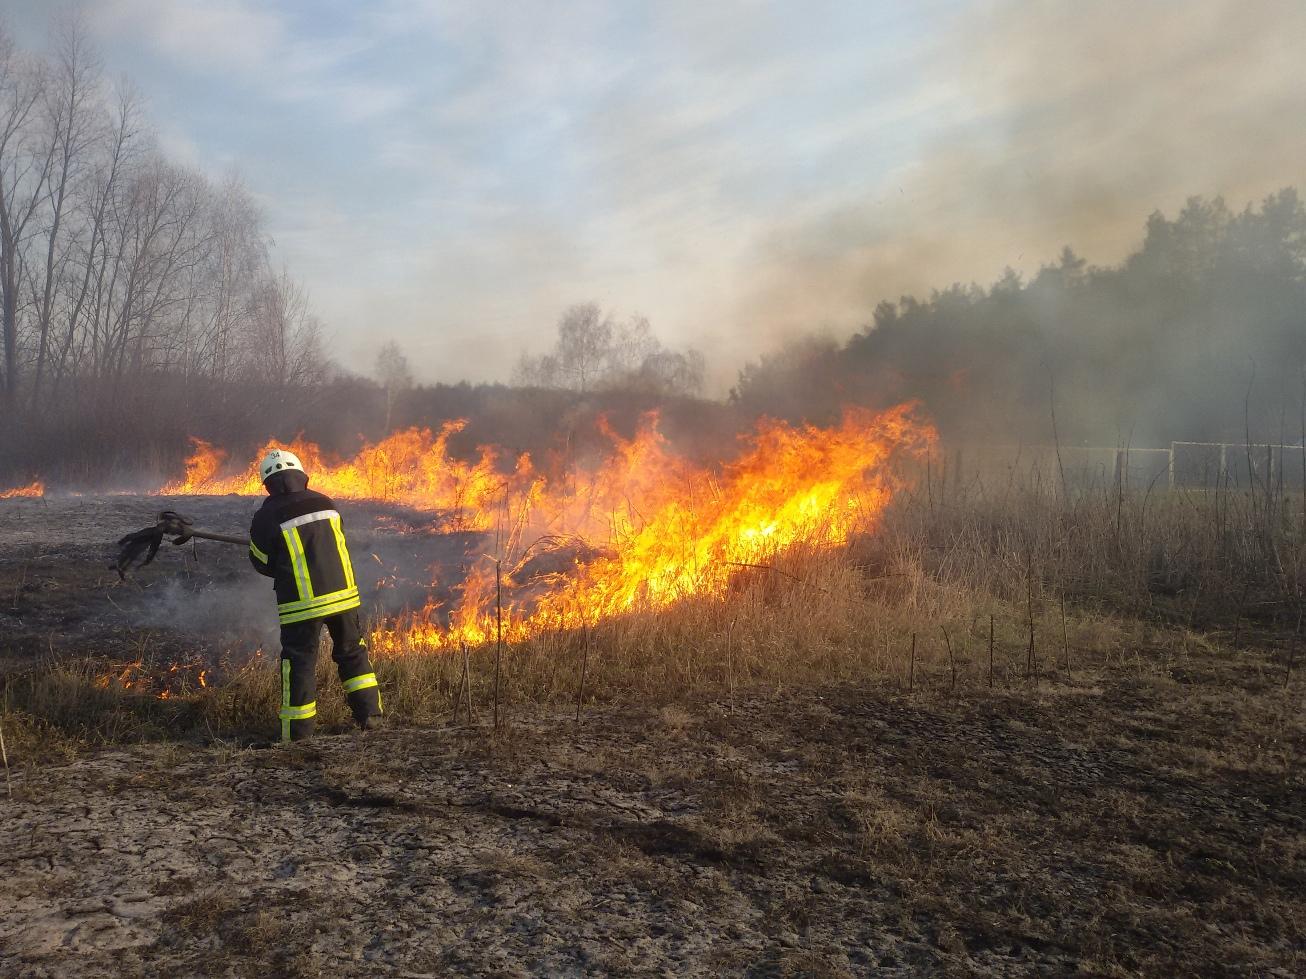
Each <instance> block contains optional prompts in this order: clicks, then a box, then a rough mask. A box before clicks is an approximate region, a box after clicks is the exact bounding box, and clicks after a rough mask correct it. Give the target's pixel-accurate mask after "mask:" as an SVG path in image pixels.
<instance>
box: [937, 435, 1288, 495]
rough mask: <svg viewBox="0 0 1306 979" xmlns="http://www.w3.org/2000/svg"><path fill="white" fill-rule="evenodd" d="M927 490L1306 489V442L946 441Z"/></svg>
mask: <svg viewBox="0 0 1306 979" xmlns="http://www.w3.org/2000/svg"><path fill="white" fill-rule="evenodd" d="M923 476H924V480H925V488H926V490H927V492H931V493H937V494H942V495H946V494H948V493H950V492H957V491H961V490H964V489H965V488H966V487H987V488H990V489H992V488H996V487H998V486H1001V485H1005V484H1010V483H1013V482H1020V483H1022V484H1023V485H1031V484H1032V485H1035V486H1037V485H1040V484H1047V485H1049V486H1050V487H1056V486H1061V485H1065V486H1067V487H1070V488H1074V489H1092V488H1103V489H1106V488H1113V489H1123V490H1131V489H1154V488H1161V489H1166V488H1169V489H1209V490H1217V489H1219V490H1250V489H1259V490H1261V491H1265V490H1273V491H1276V492H1279V491H1283V490H1301V489H1302V488H1303V486H1306V450H1304V449H1303V447H1302V446H1300V445H1284V444H1279V443H1250V444H1246V443H1240V442H1171V443H1170V445H1169V447H1168V448H1164V449H1155V448H1136V447H1132V446H1131V447H1128V448H1122V447H1115V446H1113V447H1104V446H1079V445H1063V446H1060V447H1058V446H1052V445H975V444H969V445H964V446H940V447H939V448H938V449H937V450H936V451H935V452H934V453H933V454H932V455H931V456H930V458H929V459H928V460H927V461H926V462H925V471H924V473H923Z"/></svg>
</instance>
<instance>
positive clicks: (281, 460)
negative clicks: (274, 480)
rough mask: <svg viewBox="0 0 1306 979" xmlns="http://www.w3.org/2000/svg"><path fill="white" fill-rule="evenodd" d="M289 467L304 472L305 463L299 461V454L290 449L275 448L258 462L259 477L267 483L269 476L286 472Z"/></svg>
mask: <svg viewBox="0 0 1306 979" xmlns="http://www.w3.org/2000/svg"><path fill="white" fill-rule="evenodd" d="M287 469H298V470H299V471H300V472H303V471H304V464H303V463H302V462H300V461H299V456H297V455H295V453H293V452H291V451H290V450H289V449H273V450H272V451H271V452H269V453H268V454H267V455H265V456H264V457H263V461H262V462H260V463H259V464H258V475H259V479H261V480H263V482H265V483H266V482H267V481H268V477H269V476H271V475H273V474H274V473H279V472H285V471H286V470H287Z"/></svg>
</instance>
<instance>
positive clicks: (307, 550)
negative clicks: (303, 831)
mask: <svg viewBox="0 0 1306 979" xmlns="http://www.w3.org/2000/svg"><path fill="white" fill-rule="evenodd" d="M259 476H260V477H261V478H262V480H263V488H264V489H266V490H267V493H268V498H267V499H266V500H264V501H263V506H261V507H260V508H259V511H258V513H256V514H254V522H253V523H252V524H251V525H250V528H249V560H250V563H251V564H253V565H254V570H255V571H257V572H258V573H259V574H261V575H266V576H267V577H269V578H271V579H272V582H273V588H274V589H275V591H276V595H277V614H278V616H279V617H280V619H281V711H280V714H279V716H280V718H281V740H282V741H298V740H300V739H301V738H306V737H309V736H310V735H311V734H312V733H313V728H314V726H315V724H316V721H315V718H316V717H317V694H316V686H317V684H316V679H315V676H314V674H315V671H316V666H317V645H318V638H319V636H321V634H322V626H323V625H325V626H326V628H327V632H328V633H330V635H331V647H332V648H331V658H332V659H333V660H335V663H336V667H337V669H338V670H339V672H340V682H341V683H342V684H344V687H345V696H346V699H347V700H348V701H349V709H350V710H351V711H352V712H353V715H354V720H355V721H356V722H357V724H358V726H359V727H360V728H362V729H363V730H367V729H368V728H369V727H372V728H375V727H379V726H380V718H381V691H380V688H379V687H378V686H377V682H376V674H375V673H373V672H372V664H371V663H370V662H368V657H367V644H366V643H365V642H364V641H363V632H362V628H361V625H360V622H359V617H358V608H359V606H360V605H361V604H362V602H361V600H360V599H359V597H358V585H357V584H356V583H355V581H354V568H353V565H352V564H351V563H350V561H349V548H348V547H347V546H346V545H345V531H344V527H343V526H342V524H341V522H340V514H339V513H337V512H336V509H335V504H334V503H332V502H331V500H330V499H329V498H328V497H326V496H323V495H322V494H321V493H315V492H314V491H313V490H311V489H309V488H308V474H307V473H306V472H305V471H304V466H303V464H302V463H300V461H299V458H298V457H297V456H296V455H295V454H294V453H293V452H288V451H287V450H285V449H273V450H272V451H271V452H269V453H268V454H267V455H266V456H265V457H264V458H263V461H262V462H261V463H259Z"/></svg>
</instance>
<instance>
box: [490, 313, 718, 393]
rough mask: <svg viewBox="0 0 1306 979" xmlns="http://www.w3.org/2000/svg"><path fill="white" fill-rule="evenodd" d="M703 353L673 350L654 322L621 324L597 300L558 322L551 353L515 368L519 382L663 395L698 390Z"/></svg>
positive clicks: (639, 319) (523, 361) (641, 320)
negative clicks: (654, 330) (627, 390)
mask: <svg viewBox="0 0 1306 979" xmlns="http://www.w3.org/2000/svg"><path fill="white" fill-rule="evenodd" d="M703 374H704V369H703V357H702V355H701V354H700V353H698V352H697V351H695V350H692V349H688V350H685V351H683V352H682V351H674V350H668V349H667V348H665V347H663V345H662V343H661V341H659V340H658V338H657V337H656V336H654V335H653V330H652V327H651V326H650V325H649V321H648V319H647V318H646V317H643V316H632V317H631V318H630V319H629V320H626V321H625V322H618V321H617V320H615V319H614V318H613V317H612V316H611V315H610V314H604V313H603V312H602V311H601V310H600V309H599V307H598V306H597V305H596V304H594V303H586V304H584V305H578V306H571V307H569V308H568V309H567V310H566V312H564V313H563V314H562V317H561V319H559V321H558V338H557V340H556V342H555V343H554V346H553V351H552V352H551V353H547V354H542V355H540V356H537V357H532V356H529V355H523V356H522V357H521V359H520V360H519V361H518V363H517V366H516V368H515V369H514V371H513V380H514V381H515V382H516V383H517V384H521V385H525V386H532V387H546V388H564V389H570V390H574V391H580V392H582V393H584V392H586V391H592V390H596V389H600V388H602V389H612V388H630V389H640V390H649V391H653V392H655V393H658V394H696V393H698V392H699V391H700V390H701V389H702V386H703Z"/></svg>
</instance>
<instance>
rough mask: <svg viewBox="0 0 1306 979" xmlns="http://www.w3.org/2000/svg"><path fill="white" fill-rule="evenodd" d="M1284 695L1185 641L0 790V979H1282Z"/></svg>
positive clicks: (346, 739)
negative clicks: (1046, 668) (1062, 662)
mask: <svg viewBox="0 0 1306 979" xmlns="http://www.w3.org/2000/svg"><path fill="white" fill-rule="evenodd" d="M22 502H23V503H24V504H25V505H31V506H38V507H39V506H40V504H39V503H36V504H32V503H31V501H22ZM115 505H117V504H115ZM244 505H246V504H245V502H244V501H242V502H241V506H242V507H243V506H244ZM146 506H147V508H148V509H155V508H157V504H156V503H155V502H154V501H149V502H148V503H147V504H146ZM191 509H195V507H193V506H192V507H191ZM133 512H135V511H133ZM146 517H147V520H148V512H147V514H146ZM347 517H348V514H347ZM135 522H140V521H135V520H133V521H129V522H128V526H131V525H132V524H133V523H135ZM32 523H35V521H34V520H29V521H25V525H27V524H32ZM361 525H362V521H361V520H358V519H355V520H354V521H353V522H352V523H351V526H355V527H358V526H361ZM356 533H357V534H358V536H359V538H360V540H361V538H362V533H361V531H356ZM40 546H41V547H43V548H44V547H47V546H49V545H48V543H46V544H41V545H40ZM214 546H215V547H216V546H217V545H214ZM42 554H43V555H47V556H48V552H45V551H43V552H42ZM6 560H8V558H6ZM242 560H243V558H242ZM31 563H32V565H33V566H39V567H40V568H41V570H40V571H39V572H35V573H37V574H39V575H45V576H47V578H46V579H44V580H50V581H63V580H65V579H63V578H60V577H59V576H60V575H61V574H64V573H67V574H68V575H74V574H89V572H83V571H77V572H73V571H71V570H67V569H66V568H65V564H66V559H55V558H50V559H49V560H48V561H46V560H43V561H41V562H38V561H36V559H35V557H33V558H32V559H31ZM10 567H12V565H7V566H6V569H5V570H4V572H3V573H4V575H5V576H6V577H4V578H3V579H0V586H3V587H4V588H9V587H12V585H13V582H12V581H11V580H10V579H9V577H8V575H9V574H10V573H11V572H10V570H8V569H9V568H10ZM61 569H63V570H61ZM236 570H239V569H238V568H236V567H233V568H232V571H233V573H234V572H235V571H236ZM147 571H148V569H147ZM108 574H110V575H112V572H108ZM176 574H177V572H176V571H175V570H174V572H173V576H174V577H175V576H176ZM142 577H144V574H143V575H142ZM163 577H164V576H162V575H161V576H160V578H159V579H158V580H160V581H161V580H162V579H163ZM68 580H72V579H68ZM259 583H260V584H261V582H259ZM47 592H49V593H51V594H53V593H54V590H53V589H50V588H48V587H47V586H42V589H41V591H39V592H26V593H24V594H26V595H28V596H31V595H34V594H46V593H47ZM144 594H148V590H147V591H146V592H144ZM2 597H3V596H2V595H0V598H2ZM29 601H31V602H32V603H33V604H34V605H38V606H39V605H40V604H41V602H40V601H39V600H37V599H30V598H29ZM25 608H26V609H27V611H25V612H24V613H23V614H24V615H26V616H27V619H26V620H25V621H27V622H35V621H42V620H41V619H40V618H39V614H38V613H37V612H36V611H33V610H31V607H30V606H27V607H25ZM124 608H130V609H131V610H132V611H131V612H124V613H122V614H123V615H128V614H136V613H137V612H139V610H140V607H137V606H124ZM40 614H45V615H47V616H48V617H49V618H48V620H49V621H50V622H52V623H54V624H56V625H57V617H58V613H57V612H55V611H46V612H45V613H40ZM79 629H80V630H83V631H82V632H78V631H77V630H79ZM97 629H104V630H106V631H105V632H96V631H95V630H97ZM111 633H112V629H111V628H109V626H105V625H101V624H100V623H99V620H98V619H96V618H95V617H94V616H91V617H89V618H87V619H84V620H81V621H80V624H78V623H77V622H74V623H73V624H72V625H70V627H69V632H68V635H69V636H73V637H75V636H79V635H80V636H83V637H91V639H90V640H87V639H83V640H81V641H82V642H86V641H92V640H93V641H99V640H98V639H95V638H94V637H96V636H100V635H105V634H111ZM68 641H69V642H70V643H73V642H74V641H73V640H72V639H69V640H68ZM74 644H75V643H74ZM11 655H14V656H17V655H19V654H18V653H13V652H12V651H11ZM1140 655H1141V654H1140ZM1302 693H1303V685H1302V683H1301V681H1300V679H1299V678H1294V679H1293V680H1292V681H1291V683H1289V684H1287V685H1285V683H1284V679H1283V669H1282V662H1281V660H1279V659H1271V657H1269V656H1268V655H1267V654H1264V653H1261V652H1257V651H1256V650H1251V649H1248V650H1240V651H1239V652H1238V653H1236V654H1233V653H1227V652H1224V653H1222V652H1217V651H1212V649H1210V648H1207V647H1206V646H1205V645H1204V644H1202V643H1194V644H1192V647H1191V652H1190V653H1189V654H1188V655H1187V656H1186V657H1180V658H1177V659H1174V660H1173V661H1171V662H1170V664H1169V666H1168V668H1166V669H1128V670H1127V669H1125V668H1123V667H1119V668H1114V669H1100V670H1093V671H1089V670H1087V669H1086V670H1084V671H1083V673H1082V674H1079V675H1076V677H1075V679H1074V682H1072V683H1065V682H1057V683H1044V684H1040V685H1039V686H1037V687H1024V686H1022V687H1017V688H1013V689H998V690H994V691H989V690H987V689H985V688H982V687H980V688H974V687H972V688H967V689H965V690H963V691H959V692H957V693H956V694H949V693H946V692H944V691H942V690H939V689H926V690H917V691H916V692H915V693H911V694H907V693H903V692H900V691H895V690H891V689H889V688H887V687H885V686H883V685H881V684H878V683H873V684H868V685H867V686H865V687H859V688H852V687H841V688H836V689H827V690H817V691H809V692H806V693H803V694H801V695H799V694H785V695H777V694H771V695H763V694H761V693H757V692H754V693H753V694H752V695H743V694H741V695H739V696H737V697H736V698H735V701H734V703H733V704H730V703H724V702H718V701H713V700H698V701H692V702H686V703H681V704H675V705H671V706H665V707H661V708H651V707H640V708H634V707H626V708H623V707H608V708H603V709H601V710H600V709H594V710H589V711H587V712H586V715H585V718H584V721H583V723H582V724H580V725H579V726H578V725H576V724H575V722H574V720H573V719H572V718H571V717H570V716H569V712H550V711H535V712H530V713H527V712H526V710H525V708H523V707H515V708H514V709H513V710H512V712H511V714H510V720H509V722H508V723H507V724H506V725H505V727H504V729H503V730H502V731H501V732H500V733H499V734H498V735H497V736H496V735H495V734H494V733H493V732H492V731H491V730H490V729H489V727H488V719H487V718H485V717H484V716H481V717H480V718H479V721H480V725H479V726H477V727H452V726H438V727H426V728H418V727H412V726H402V725H401V726H399V727H397V728H395V729H392V730H389V731H385V732H379V733H375V734H368V735H335V736H326V737H322V738H319V739H317V740H315V741H314V742H312V743H309V744H305V745H295V746H290V747H287V748H280V747H278V748H271V749H265V750H255V749H250V748H244V747H238V746H235V745H227V744H223V743H212V744H209V745H205V746H195V745H193V744H146V745H140V746H133V747H130V748H118V749H112V750H101V751H97V752H93V753H89V754H85V755H83V756H82V757H80V758H78V759H77V760H75V761H73V762H71V763H68V764H59V765H55V764H43V763H32V762H27V761H25V760H23V759H11V761H12V762H14V771H13V782H12V795H11V796H10V795H5V794H4V793H3V792H0V817H2V818H0V975H5V976H10V975H13V976H19V977H64V976H72V977H75V976H156V975H169V976H172V975H176V976H210V975H218V976H318V975H322V976H328V975H363V976H370V975H376V976H407V977H421V976H443V975H450V974H475V975H506V976H512V975H535V976H552V975H701V976H715V975H754V976H778V975H802V976H808V975H816V976H820V975H826V976H842V975H869V974H875V975H890V976H892V975H904V976H905V975H918V974H953V975H993V976H998V975H1004V976H1005V975H1056V974H1078V975H1166V976H1168V975H1239V976H1246V975H1252V976H1283V977H1287V976H1296V975H1301V974H1303V973H1304V972H1306V942H1304V939H1303V936H1304V935H1306V791H1303V790H1304V789H1306V785H1304V784H1303V783H1304V781H1306V780H1304V779H1303V777H1302V774H1301V757H1302V749H1303V747H1304V746H1306V732H1304V730H1303V723H1302Z"/></svg>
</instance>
